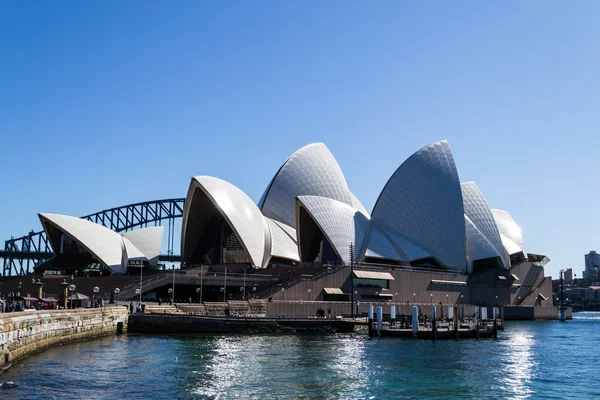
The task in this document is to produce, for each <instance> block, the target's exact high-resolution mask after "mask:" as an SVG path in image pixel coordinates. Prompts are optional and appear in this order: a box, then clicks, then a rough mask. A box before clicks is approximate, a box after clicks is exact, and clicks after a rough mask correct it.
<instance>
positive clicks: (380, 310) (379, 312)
mask: <svg viewBox="0 0 600 400" xmlns="http://www.w3.org/2000/svg"><path fill="white" fill-rule="evenodd" d="M382 324H383V307H377V336H381V325H382Z"/></svg>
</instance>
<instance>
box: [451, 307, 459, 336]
mask: <svg viewBox="0 0 600 400" xmlns="http://www.w3.org/2000/svg"><path fill="white" fill-rule="evenodd" d="M452 322H453V323H454V334H455V335H456V338H457V339H458V306H454V307H452Z"/></svg>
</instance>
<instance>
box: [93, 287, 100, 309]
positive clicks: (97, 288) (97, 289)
mask: <svg viewBox="0 0 600 400" xmlns="http://www.w3.org/2000/svg"><path fill="white" fill-rule="evenodd" d="M93 291H94V295H93V296H92V298H93V299H94V305H95V306H97V305H98V303H96V301H97V300H96V294H97V293H98V292H99V291H100V288H99V287H98V286H94V289H93Z"/></svg>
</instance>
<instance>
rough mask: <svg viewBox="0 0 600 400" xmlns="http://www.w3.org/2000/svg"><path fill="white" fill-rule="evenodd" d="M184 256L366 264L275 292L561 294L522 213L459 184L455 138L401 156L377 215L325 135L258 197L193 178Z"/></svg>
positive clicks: (513, 298)
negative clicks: (527, 238)
mask: <svg viewBox="0 0 600 400" xmlns="http://www.w3.org/2000/svg"><path fill="white" fill-rule="evenodd" d="M351 245H352V249H353V251H351V249H350V247H351ZM181 257H182V262H183V263H185V265H188V266H192V265H207V264H208V265H224V264H225V265H236V264H245V265H251V266H252V267H253V268H259V269H260V268H263V269H265V268H283V267H288V268H295V269H302V268H306V267H310V266H312V267H315V266H329V267H328V268H330V270H331V268H333V267H336V266H348V265H350V264H354V265H356V270H355V271H354V276H353V279H354V282H349V279H348V275H349V274H348V271H342V272H341V273H339V274H338V275H339V277H338V278H339V279H337V280H336V279H333V278H332V277H330V279H329V280H330V281H331V282H330V283H328V284H327V286H331V287H325V282H322V283H323V285H321V286H323V287H319V286H318V285H317V287H314V285H312V286H313V289H316V290H311V291H308V290H307V288H306V287H307V286H310V285H307V284H298V285H295V287H292V288H289V289H291V290H287V292H286V293H285V294H284V293H277V294H275V296H274V298H275V299H277V298H284V296H285V298H286V299H294V298H295V297H298V298H304V299H309V300H312V298H313V297H314V298H315V299H326V298H328V297H329V298H333V297H336V298H340V299H344V296H346V298H348V295H349V294H350V291H351V290H352V289H351V288H352V287H355V288H358V290H356V295H357V296H358V298H363V299H380V300H394V301H403V302H405V301H421V302H431V301H435V302H436V303H437V302H438V301H441V302H444V303H446V302H452V303H454V302H460V301H462V302H465V303H471V304H473V303H475V302H479V303H485V302H486V301H487V303H488V304H531V305H535V304H538V305H539V304H544V303H547V302H548V300H549V299H550V297H551V282H550V279H549V278H544V274H543V268H542V267H543V265H544V264H545V263H546V262H547V261H548V259H547V258H546V257H544V256H540V255H535V254H529V253H527V252H526V250H525V245H524V242H523V238H522V235H521V230H520V228H519V226H518V225H517V223H516V222H515V221H514V220H513V218H512V217H511V215H510V214H509V213H508V212H507V211H505V210H501V209H492V208H490V206H489V205H488V202H487V200H486V198H485V196H484V195H483V193H482V192H481V191H480V190H479V188H478V186H477V185H476V184H475V183H474V182H465V183H461V182H460V179H459V175H458V171H457V169H456V164H455V162H454V158H453V155H452V151H451V150H450V146H449V145H448V143H447V142H446V141H440V142H436V143H433V144H431V145H429V146H426V147H424V148H422V149H421V150H419V151H417V152H416V153H415V154H413V155H412V156H411V157H410V158H408V159H407V160H406V161H405V162H404V163H402V165H400V167H399V168H398V169H397V170H396V171H395V172H394V173H393V174H392V176H391V177H390V179H389V180H388V182H387V184H386V185H385V187H384V188H383V190H382V191H381V193H380V194H379V198H378V199H377V202H376V204H375V206H374V207H373V210H372V212H370V213H369V212H368V211H367V209H366V208H365V207H364V206H363V204H362V203H361V202H360V200H359V199H358V198H357V197H356V196H355V195H354V194H353V193H352V191H350V189H349V188H348V185H347V183H346V180H345V178H344V174H343V173H342V170H341V169H340V166H339V165H338V163H337V162H336V160H335V158H334V156H333V155H332V154H331V152H330V151H329V150H328V149H327V147H326V146H325V145H324V144H322V143H315V144H310V145H308V146H305V147H303V148H301V149H300V150H298V151H296V152H295V153H294V154H292V156H291V157H290V158H289V159H288V160H287V161H286V162H285V163H284V164H283V165H282V166H281V168H280V169H279V171H277V173H276V174H275V176H274V177H273V179H272V180H271V182H270V183H269V185H268V186H267V188H266V190H265V191H264V194H263V195H262V197H261V199H260V201H259V202H258V204H255V203H254V202H253V201H252V200H251V199H250V198H249V197H248V196H247V195H246V194H245V193H244V192H243V191H241V190H240V189H239V188H237V187H235V186H234V185H232V184H230V183H228V182H226V181H223V180H221V179H218V178H214V177H210V176H196V177H193V178H192V180H191V183H190V186H189V190H188V193H187V197H186V202H185V210H184V216H183V227H182V239H181ZM332 275H335V274H332ZM352 283H354V285H352ZM308 289H310V287H308ZM305 290H306V291H305ZM315 292H316V293H315ZM307 293H313V294H312V295H307ZM319 296H320V297H319ZM307 297H308V298H307Z"/></svg>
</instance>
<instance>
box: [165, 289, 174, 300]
mask: <svg viewBox="0 0 600 400" xmlns="http://www.w3.org/2000/svg"><path fill="white" fill-rule="evenodd" d="M167 292H169V297H170V298H171V304H173V303H174V302H175V301H174V299H173V289H171V288H169V290H167Z"/></svg>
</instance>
